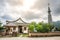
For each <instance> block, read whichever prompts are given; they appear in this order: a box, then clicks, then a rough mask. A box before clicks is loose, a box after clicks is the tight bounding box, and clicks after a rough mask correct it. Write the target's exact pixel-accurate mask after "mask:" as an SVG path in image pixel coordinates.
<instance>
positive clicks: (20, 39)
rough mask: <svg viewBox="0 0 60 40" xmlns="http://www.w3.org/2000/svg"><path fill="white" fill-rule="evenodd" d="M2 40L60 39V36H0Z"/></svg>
mask: <svg viewBox="0 0 60 40" xmlns="http://www.w3.org/2000/svg"><path fill="white" fill-rule="evenodd" d="M0 40H60V37H38V38H28V37H10V38H0Z"/></svg>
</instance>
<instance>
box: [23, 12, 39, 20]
mask: <svg viewBox="0 0 60 40" xmlns="http://www.w3.org/2000/svg"><path fill="white" fill-rule="evenodd" d="M22 17H23V18H25V19H27V20H33V19H39V18H40V14H39V13H38V14H36V13H34V12H31V11H27V12H23V14H22Z"/></svg>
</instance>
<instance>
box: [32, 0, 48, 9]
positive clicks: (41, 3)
mask: <svg viewBox="0 0 60 40" xmlns="http://www.w3.org/2000/svg"><path fill="white" fill-rule="evenodd" d="M47 3H48V0H37V1H36V2H35V5H33V7H32V8H33V9H42V8H45V7H47Z"/></svg>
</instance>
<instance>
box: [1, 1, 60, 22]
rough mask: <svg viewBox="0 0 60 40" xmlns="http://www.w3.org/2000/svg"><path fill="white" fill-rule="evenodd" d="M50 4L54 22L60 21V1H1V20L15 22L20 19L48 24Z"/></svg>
mask: <svg viewBox="0 0 60 40" xmlns="http://www.w3.org/2000/svg"><path fill="white" fill-rule="evenodd" d="M48 2H49V3H50V8H51V11H52V13H51V14H52V18H53V21H58V20H60V19H59V18H60V0H0V20H4V21H6V20H15V19H17V18H19V17H21V18H22V19H24V20H25V21H27V22H31V20H33V21H34V20H35V21H36V22H37V20H38V21H44V22H48V21H47V20H48V12H47V11H48Z"/></svg>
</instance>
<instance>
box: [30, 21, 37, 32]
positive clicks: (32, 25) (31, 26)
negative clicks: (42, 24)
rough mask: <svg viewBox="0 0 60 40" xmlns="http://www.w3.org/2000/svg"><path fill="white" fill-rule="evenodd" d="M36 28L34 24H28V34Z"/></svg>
mask: <svg viewBox="0 0 60 40" xmlns="http://www.w3.org/2000/svg"><path fill="white" fill-rule="evenodd" d="M35 27H36V22H31V23H30V24H29V30H30V32H34V28H35Z"/></svg>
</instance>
